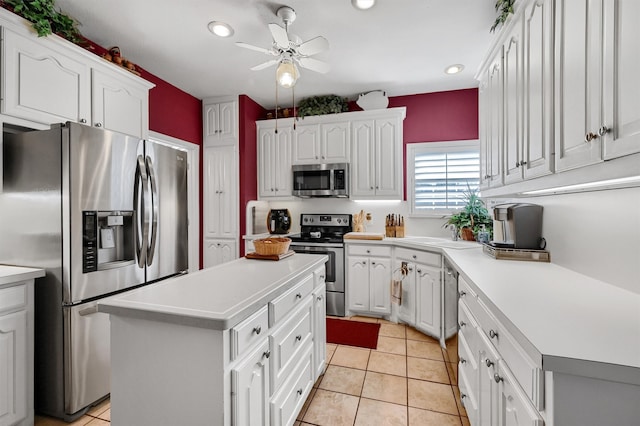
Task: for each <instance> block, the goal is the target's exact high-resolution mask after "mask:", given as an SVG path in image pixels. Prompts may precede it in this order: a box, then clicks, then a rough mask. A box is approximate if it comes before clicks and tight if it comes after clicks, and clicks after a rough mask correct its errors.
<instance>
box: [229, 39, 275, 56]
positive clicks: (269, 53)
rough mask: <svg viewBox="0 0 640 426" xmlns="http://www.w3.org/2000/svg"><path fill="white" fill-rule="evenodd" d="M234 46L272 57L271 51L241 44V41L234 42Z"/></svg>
mask: <svg viewBox="0 0 640 426" xmlns="http://www.w3.org/2000/svg"><path fill="white" fill-rule="evenodd" d="M236 46H238V47H244V48H245V49H249V50H255V51H256V52H262V53H266V54H267V55H273V54H274V53H273V51H271V50H270V49H265V48H264V47H258V46H254V45H252V44H247V43H243V42H241V41H236Z"/></svg>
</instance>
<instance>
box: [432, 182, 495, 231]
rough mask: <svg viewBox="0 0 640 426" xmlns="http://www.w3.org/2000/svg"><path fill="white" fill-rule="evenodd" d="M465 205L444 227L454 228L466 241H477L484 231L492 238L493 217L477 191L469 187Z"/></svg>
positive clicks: (465, 193)
mask: <svg viewBox="0 0 640 426" xmlns="http://www.w3.org/2000/svg"><path fill="white" fill-rule="evenodd" d="M463 195H464V200H465V205H464V207H463V208H462V210H461V211H460V212H458V213H455V214H453V215H451V216H450V217H449V219H448V220H447V222H445V224H444V225H443V226H445V227H447V226H454V227H455V229H456V233H457V234H459V235H460V237H462V239H463V240H466V241H475V239H476V238H475V236H476V235H477V234H478V232H479V231H480V230H482V229H484V230H486V231H488V232H489V235H490V236H491V233H492V229H493V217H491V215H490V214H489V211H488V210H487V208H486V207H485V205H484V202H483V201H482V200H481V199H480V196H479V194H478V190H477V189H471V187H469V185H467V191H466V192H464V194H463Z"/></svg>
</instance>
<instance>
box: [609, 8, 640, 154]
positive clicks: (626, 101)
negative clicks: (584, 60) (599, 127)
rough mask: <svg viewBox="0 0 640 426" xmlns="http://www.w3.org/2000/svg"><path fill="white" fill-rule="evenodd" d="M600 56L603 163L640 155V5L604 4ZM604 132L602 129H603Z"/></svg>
mask: <svg viewBox="0 0 640 426" xmlns="http://www.w3.org/2000/svg"><path fill="white" fill-rule="evenodd" d="M604 16H605V23H604V24H605V28H607V29H611V31H609V32H608V33H607V38H606V39H605V46H604V47H605V51H604V52H605V53H604V84H603V96H604V106H605V110H604V123H603V126H604V127H606V128H607V129H608V130H607V132H606V134H605V135H604V137H603V140H604V158H605V160H608V159H611V158H615V157H619V156H622V155H627V154H633V153H636V152H640V96H639V95H640V79H638V75H640V57H639V55H638V40H640V25H638V22H640V2H638V1H635V0H618V1H606V2H605V4H604ZM603 130H604V129H603Z"/></svg>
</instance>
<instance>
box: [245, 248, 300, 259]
mask: <svg viewBox="0 0 640 426" xmlns="http://www.w3.org/2000/svg"><path fill="white" fill-rule="evenodd" d="M293 253H295V252H294V251H293V250H289V251H288V252H286V253H282V254H258V253H256V252H252V253H247V254H246V255H245V256H244V257H246V258H247V259H259V260H280V259H284V258H285V257H289V256H291V255H293Z"/></svg>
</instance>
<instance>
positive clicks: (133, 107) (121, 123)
mask: <svg viewBox="0 0 640 426" xmlns="http://www.w3.org/2000/svg"><path fill="white" fill-rule="evenodd" d="M91 104H92V107H91V124H92V125H93V126H95V127H102V128H104V129H107V130H113V131H115V132H120V133H126V134H128V135H132V136H136V137H139V138H145V137H146V136H147V134H148V132H149V91H148V89H146V88H144V87H141V86H134V85H130V84H127V83H126V82H124V81H123V80H122V78H121V77H119V76H116V75H112V74H108V73H106V72H103V71H99V70H96V69H94V70H92V72H91Z"/></svg>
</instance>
